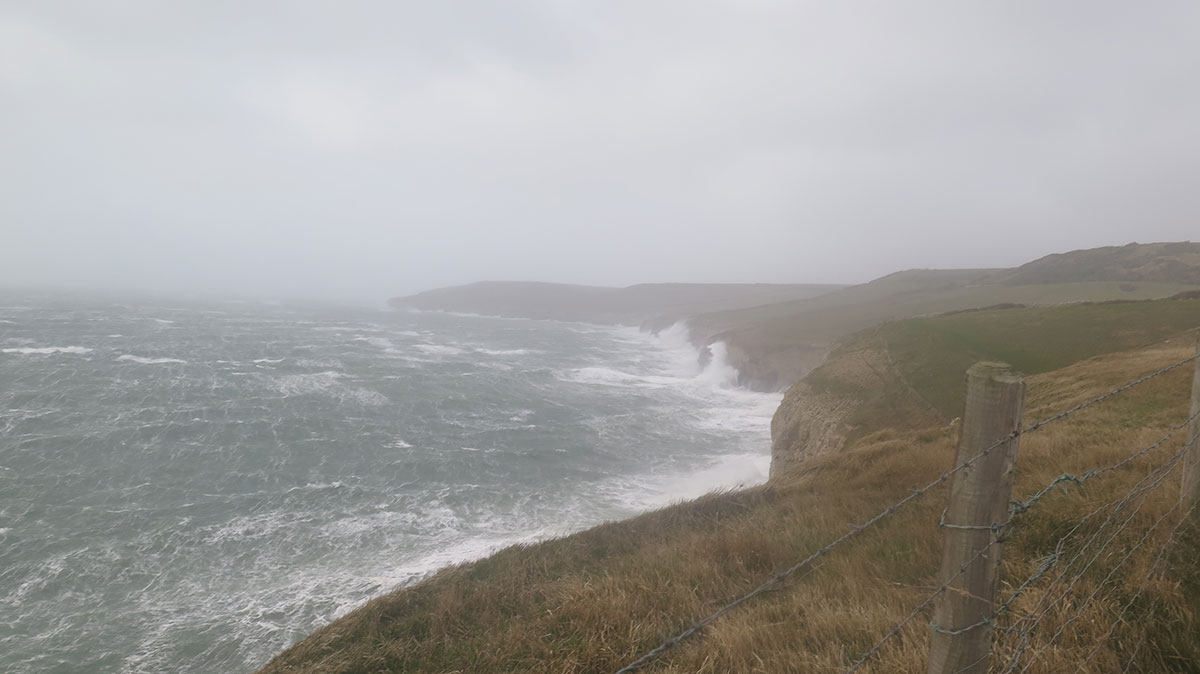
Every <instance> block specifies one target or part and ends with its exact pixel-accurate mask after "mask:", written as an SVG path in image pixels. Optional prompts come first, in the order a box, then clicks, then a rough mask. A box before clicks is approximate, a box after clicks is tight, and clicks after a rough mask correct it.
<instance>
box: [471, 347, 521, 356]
mask: <svg viewBox="0 0 1200 674" xmlns="http://www.w3.org/2000/svg"><path fill="white" fill-rule="evenodd" d="M475 353H482V354H485V355H488V356H528V355H529V354H531V353H533V351H530V350H529V349H482V348H480V349H475Z"/></svg>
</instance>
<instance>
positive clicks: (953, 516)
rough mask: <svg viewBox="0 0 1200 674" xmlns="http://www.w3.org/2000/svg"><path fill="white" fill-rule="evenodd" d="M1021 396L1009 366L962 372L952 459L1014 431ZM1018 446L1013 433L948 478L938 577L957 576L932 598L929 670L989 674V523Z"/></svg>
mask: <svg viewBox="0 0 1200 674" xmlns="http://www.w3.org/2000/svg"><path fill="white" fill-rule="evenodd" d="M1024 398H1025V382H1024V380H1023V379H1022V378H1021V377H1020V376H1019V375H1017V374H1016V373H1015V372H1014V371H1013V369H1012V368H1011V367H1009V366H1008V365H1004V364H1002V363H976V364H975V365H973V366H972V367H971V369H969V370H967V403H966V410H965V411H964V413H963V423H962V431H961V435H960V436H959V441H958V458H957V460H956V463H955V465H959V464H961V463H964V462H966V461H968V460H970V459H971V458H972V457H975V456H977V455H979V454H980V453H981V452H983V451H985V450H987V449H988V448H989V447H992V446H993V445H995V444H996V443H997V442H998V441H1001V440H1003V439H1004V438H1005V437H1009V436H1012V434H1013V432H1014V431H1016V430H1019V429H1020V427H1021V407H1022V404H1023V402H1024ZM1017 446H1018V438H1017V437H1011V439H1010V440H1008V441H1007V442H1003V443H1002V444H1000V445H999V446H997V447H994V448H993V449H992V450H991V451H990V452H988V453H987V455H986V456H983V457H982V458H980V459H978V460H976V461H975V462H974V463H973V464H972V465H971V466H970V467H969V468H966V469H964V470H961V471H959V472H958V473H956V474H955V475H954V478H953V481H952V482H951V484H950V504H949V507H948V508H947V509H946V513H945V516H944V525H945V534H944V548H943V550H942V569H941V575H940V576H939V582H940V583H946V582H947V581H948V580H949V579H950V578H951V577H953V576H955V575H956V574H958V576H957V578H955V579H954V580H950V581H949V583H948V585H947V587H946V589H945V590H944V591H943V592H942V593H941V594H940V595H939V596H938V597H937V600H936V602H935V604H934V609H933V622H934V631H933V636H932V639H931V641H930V649H929V674H950V673H951V672H955V673H956V674H987V671H988V664H989V662H988V661H989V654H990V652H991V648H992V628H991V625H990V623H987V622H986V619H987V618H988V617H989V616H991V615H992V611H993V610H994V609H993V605H994V603H995V602H994V600H995V596H996V583H997V581H998V579H999V574H1000V548H1001V545H1000V543H997V542H995V536H996V534H995V532H994V531H993V529H992V527H993V526H994V525H996V524H999V523H1002V522H1004V521H1006V520H1007V519H1008V506H1009V497H1010V495H1011V493H1012V483H1013V470H1014V468H1015V466H1016V461H1017ZM985 549H987V550H986V552H983V554H982V555H980V556H978V557H976V556H977V555H979V554H980V552H981V551H983V550H985ZM972 559H974V561H972ZM964 566H965V567H966V570H965V571H962V573H959V572H960V570H962V569H963V567H964Z"/></svg>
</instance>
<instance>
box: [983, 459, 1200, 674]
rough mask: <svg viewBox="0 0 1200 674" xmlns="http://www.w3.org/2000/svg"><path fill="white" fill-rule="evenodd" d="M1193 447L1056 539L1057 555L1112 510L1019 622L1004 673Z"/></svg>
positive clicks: (1015, 664)
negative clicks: (1111, 528)
mask: <svg viewBox="0 0 1200 674" xmlns="http://www.w3.org/2000/svg"><path fill="white" fill-rule="evenodd" d="M1192 444H1193V443H1192V441H1189V442H1188V443H1186V444H1185V445H1184V446H1183V448H1182V449H1180V450H1179V451H1178V452H1177V453H1175V454H1174V455H1173V456H1171V457H1170V458H1169V459H1168V460H1167V461H1165V462H1164V463H1163V464H1161V465H1159V466H1157V467H1156V468H1155V469H1154V470H1153V471H1151V472H1150V473H1149V474H1148V475H1146V476H1145V477H1143V478H1142V479H1141V480H1139V481H1138V482H1137V483H1136V484H1135V485H1134V487H1133V488H1132V489H1130V490H1129V491H1128V492H1126V493H1125V494H1124V495H1122V496H1121V497H1120V498H1118V499H1114V500H1113V501H1109V502H1108V503H1105V504H1103V505H1101V506H1099V507H1098V508H1096V509H1094V510H1092V511H1091V512H1089V513H1087V514H1086V515H1085V516H1084V517H1083V518H1081V519H1080V521H1079V522H1078V523H1077V524H1076V525H1075V526H1073V527H1072V528H1071V529H1070V530H1069V531H1068V532H1067V533H1066V534H1064V535H1063V536H1062V537H1061V538H1059V540H1058V543H1057V544H1056V552H1060V553H1061V552H1062V550H1063V549H1064V548H1065V545H1066V543H1067V541H1068V540H1069V539H1070V538H1071V536H1073V535H1074V534H1075V532H1077V531H1078V530H1079V529H1080V528H1082V527H1083V525H1084V524H1085V523H1086V522H1087V521H1089V520H1090V519H1091V518H1093V517H1095V516H1097V515H1098V514H1100V513H1101V512H1104V511H1105V510H1108V509H1109V508H1111V511H1110V512H1109V514H1108V516H1107V517H1106V518H1105V519H1104V521H1103V522H1101V524H1100V525H1099V526H1098V527H1097V528H1096V530H1095V531H1093V532H1092V534H1091V535H1089V536H1088V537H1087V538H1086V539H1084V540H1083V541H1082V542H1081V544H1080V546H1079V548H1078V549H1077V550H1076V551H1075V554H1074V555H1073V556H1072V557H1071V558H1070V559H1069V560H1068V561H1067V562H1066V564H1065V565H1063V566H1062V571H1061V572H1060V573H1059V574H1058V576H1056V577H1055V578H1054V579H1053V580H1052V581H1051V582H1050V586H1049V587H1047V589H1046V592H1045V594H1043V595H1042V598H1041V599H1040V600H1039V601H1038V603H1037V605H1036V606H1035V607H1034V610H1033V612H1032V613H1031V614H1029V616H1026V617H1024V618H1022V619H1021V622H1025V623H1026V625H1025V626H1024V627H1023V628H1022V629H1020V630H1019V640H1018V645H1017V648H1016V650H1015V651H1014V653H1013V656H1012V658H1011V659H1010V660H1009V662H1008V664H1007V665H1006V667H1005V669H1004V670H1003V671H1004V672H1013V671H1016V668H1017V667H1019V666H1020V661H1021V658H1022V656H1023V655H1024V654H1025V651H1026V649H1027V647H1028V644H1029V636H1030V634H1031V633H1032V632H1033V630H1034V629H1035V628H1036V627H1037V626H1038V625H1039V624H1040V623H1041V621H1042V620H1043V619H1045V617H1046V616H1047V615H1048V614H1049V612H1050V610H1052V609H1053V608H1054V607H1055V606H1056V605H1058V603H1059V602H1061V601H1062V600H1063V599H1064V598H1066V596H1067V595H1068V594H1069V593H1070V591H1071V590H1072V589H1073V588H1074V587H1075V585H1076V584H1078V582H1079V580H1080V579H1081V578H1082V577H1083V574H1084V573H1086V572H1087V570H1088V569H1089V568H1091V566H1092V565H1093V564H1094V563H1095V562H1096V560H1097V559H1099V557H1100V555H1101V554H1102V553H1103V552H1104V550H1105V549H1106V548H1107V547H1108V545H1109V544H1111V543H1112V541H1113V540H1115V538H1116V537H1117V536H1118V535H1120V533H1121V532H1122V531H1124V530H1125V528H1126V527H1128V525H1129V523H1130V522H1131V521H1132V520H1133V518H1134V517H1135V516H1136V515H1137V513H1138V512H1140V511H1141V508H1142V506H1144V505H1145V502H1146V497H1148V495H1149V494H1150V492H1152V491H1154V490H1155V489H1157V488H1158V487H1160V486H1161V485H1162V484H1163V483H1164V482H1165V481H1166V479H1167V477H1168V476H1170V474H1171V473H1172V472H1174V469H1175V468H1176V467H1177V466H1178V465H1179V463H1180V462H1181V461H1182V459H1183V456H1184V455H1185V454H1186V452H1187V451H1188V449H1189V448H1190V447H1191V445H1192ZM1139 497H1140V498H1141V500H1140V501H1138V502H1137V505H1136V507H1134V508H1133V510H1132V511H1131V512H1130V513H1129V515H1128V516H1127V517H1126V518H1125V519H1124V521H1122V522H1120V523H1119V524H1118V525H1117V527H1116V530H1115V531H1113V532H1112V533H1111V534H1110V535H1108V539H1107V540H1106V541H1105V542H1104V543H1103V544H1101V545H1100V546H1099V547H1098V548H1096V550H1095V552H1094V553H1093V554H1092V556H1091V558H1090V559H1088V560H1086V564H1084V566H1083V568H1081V569H1080V570H1079V571H1078V572H1077V573H1075V574H1074V576H1073V577H1072V578H1071V580H1070V582H1069V583H1068V584H1067V585H1066V586H1065V588H1064V589H1063V590H1062V592H1061V593H1060V594H1058V595H1057V598H1054V599H1053V600H1052V601H1051V598H1052V597H1054V593H1053V591H1052V588H1054V587H1055V586H1057V585H1058V584H1059V583H1061V582H1063V581H1064V579H1065V578H1066V577H1067V575H1068V573H1070V572H1069V571H1068V569H1071V568H1072V566H1073V565H1074V564H1075V563H1076V562H1077V561H1078V560H1080V559H1082V558H1083V556H1084V554H1085V553H1086V552H1087V551H1088V550H1089V548H1091V546H1092V545H1093V544H1094V543H1096V542H1097V541H1098V540H1099V539H1100V538H1101V537H1102V536H1104V535H1105V534H1106V532H1107V531H1108V527H1109V525H1110V524H1112V523H1113V521H1114V520H1115V519H1116V517H1117V514H1118V513H1120V512H1121V511H1122V509H1123V508H1124V507H1125V506H1126V505H1128V504H1130V503H1132V502H1134V501H1135V500H1136V499H1138V498H1139ZM1031 616H1036V617H1032V618H1031ZM1022 671H1024V670H1022Z"/></svg>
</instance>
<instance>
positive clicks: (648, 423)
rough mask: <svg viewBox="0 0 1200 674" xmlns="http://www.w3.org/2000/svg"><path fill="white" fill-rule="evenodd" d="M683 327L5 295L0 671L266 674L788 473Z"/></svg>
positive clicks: (773, 402)
mask: <svg viewBox="0 0 1200 674" xmlns="http://www.w3.org/2000/svg"><path fill="white" fill-rule="evenodd" d="M715 347H716V348H714V349H713V354H714V357H713V358H712V359H711V361H709V362H707V364H705V365H701V360H700V358H699V354H698V353H697V351H696V349H695V348H694V347H693V346H692V345H691V343H690V342H689V339H688V334H687V327H686V325H684V324H677V325H675V326H673V327H671V328H670V329H668V330H665V331H663V332H661V333H659V334H657V335H652V334H648V333H645V332H640V331H639V330H638V329H637V328H634V327H614V326H602V325H590V324H584V323H567V322H554V321H536V320H524V319H511V318H494V317H484V316H473V315H456V314H449V313H437V312H424V313H422V312H408V311H398V310H391V309H388V308H386V307H383V306H379V307H374V306H338V305H330V304H306V303H295V302H260V301H254V302H247V301H234V300H220V301H217V300H211V301H198V300H194V299H193V300H166V299H162V298H132V297H112V296H97V295H79V294H65V293H47V292H32V291H0V671H2V672H12V673H23V672H38V673H41V672H98V673H103V672H128V673H134V672H204V673H211V672H250V671H253V670H255V669H256V668H258V667H260V666H262V665H264V664H266V663H267V662H268V661H269V660H270V659H271V657H272V656H274V655H275V654H277V653H278V652H280V651H282V650H283V649H285V648H286V647H288V646H289V645H291V644H292V643H295V642H296V641H297V640H299V639H301V638H302V637H304V636H305V635H306V634H308V633H309V632H311V631H312V630H314V629H316V628H318V627H320V626H322V625H323V624H325V623H327V622H329V621H331V620H333V619H335V618H337V617H339V616H342V615H344V614H346V613H347V612H349V611H351V610H353V609H354V608H355V607H357V606H360V605H362V604H363V603H364V602H365V601H367V600H368V599H370V598H372V597H375V596H377V595H380V594H382V593H385V592H388V591H390V590H392V589H395V588H399V587H402V586H405V585H408V584H411V583H415V582H417V581H419V580H421V579H422V578H425V577H427V576H429V575H431V574H433V573H435V572H436V571H437V570H438V569H441V568H443V567H446V566H447V565H452V564H456V563H460V562H464V561H468V560H472V559H477V558H480V557H482V556H485V555H487V554H489V553H490V552H492V551H495V550H498V549H500V548H503V547H505V546H510V545H513V544H517V543H529V542H533V541H537V540H541V539H545V538H548V537H553V536H559V535H564V534H568V533H571V532H574V531H579V530H581V529H585V528H587V527H590V526H593V525H596V524H599V523H602V522H605V521H609V520H619V519H623V518H628V517H631V516H634V515H636V514H638V513H641V512H644V511H647V510H650V509H654V508H659V507H662V506H665V505H668V504H670V503H672V502H677V501H680V500H684V499H689V498H692V497H696V496H699V495H702V494H704V493H707V492H709V491H713V490H717V489H727V488H734V487H738V486H742V485H752V484H757V483H761V482H763V481H765V479H766V477H767V470H768V466H769V460H770V458H769V454H770V441H769V423H770V418H771V415H772V413H773V412H774V410H775V408H776V407H777V406H778V404H779V396H778V395H777V394H768V393H759V392H753V391H749V390H744V389H741V388H738V387H737V386H736V383H735V382H736V381H737V373H736V371H735V370H734V369H733V368H731V367H730V366H729V365H728V364H727V363H726V362H725V360H724V353H723V350H722V349H721V345H719V344H718V345H715Z"/></svg>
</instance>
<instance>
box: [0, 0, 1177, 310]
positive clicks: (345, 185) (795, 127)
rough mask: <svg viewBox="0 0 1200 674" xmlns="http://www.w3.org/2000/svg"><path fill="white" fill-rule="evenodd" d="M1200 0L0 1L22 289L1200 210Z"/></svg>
mask: <svg viewBox="0 0 1200 674" xmlns="http://www.w3.org/2000/svg"><path fill="white" fill-rule="evenodd" d="M1197 35H1200V3H1196V2H1194V1H1191V0H1183V1H1180V2H1155V1H1149V2H1138V3H1133V2H1114V1H1108V0H1097V1H1091V2H1081V1H1074V2H1061V1H1048V2H1047V1H1036V2H1035V1H1024V0H1003V1H990V0H983V1H980V2H961V1H960V0H944V1H938V2H934V1H928V0H914V1H911V2H903V3H901V2H894V1H891V0H886V1H885V0H876V1H871V0H864V1H861V2H828V1H826V2H804V1H802V0H788V1H782V0H781V1H773V0H711V1H709V0H679V1H670V2H668V1H660V0H636V1H624V0H591V1H589V2H584V1H580V0H541V1H539V0H505V1H504V2H466V1H454V0H446V1H444V2H442V1H439V2H428V1H422V2H403V1H390V2H383V1H378V2H365V1H354V0H339V1H338V2H332V1H328V2H316V1H312V0H286V1H284V0H280V1H275V2H272V1H269V0H262V1H258V2H225V1H220V0H199V1H193V0H179V1H176V2H169V3H167V2H161V1H159V0H107V1H106V2H96V1H94V0H88V1H71V0H48V1H46V2H32V1H29V2H14V1H12V0H0V287H9V286H20V287H27V286H36V287H66V288H89V289H95V288H104V289H137V290H151V291H158V292H186V293H191V294H197V293H199V294H203V293H217V294H243V295H247V296H287V297H300V296H312V297H321V298H338V297H345V298H351V297H353V298H356V299H369V298H379V299H382V298H386V297H388V296H391V295H398V294H405V293H411V292H416V291H420V290H425V289H428V288H432V287H437V286H443V285H452V284H460V283H468V282H473V281H479V280H542V281H556V282H568V283H588V284H600V285H627V284H632V283H640V282H665V281H696V282H699V281H705V282H802V283H807V282H829V283H854V282H862V281H866V280H869V279H871V278H875V277H878V276H882V275H884V274H887V273H890V272H893V271H897V270H900V269H906V268H959V267H1002V266H1013V265H1017V264H1021V263H1023V262H1026V261H1029V260H1031V259H1034V258H1036V257H1040V256H1042V255H1045V254H1048V253H1052V252H1061V251H1066V250H1073V249H1078V248H1089V247H1095V246H1102V245H1120V244H1124V243H1128V242H1132V241H1139V242H1148V241H1178V240H1188V239H1192V240H1194V239H1197V238H1200V237H1198V236H1197V235H1198V234H1200V219H1198V218H1197V214H1198V213H1200V182H1198V180H1197V179H1198V178H1200V124H1198V123H1197V121H1196V120H1200V86H1197V82H1200V40H1198V39H1197V38H1196V36H1197Z"/></svg>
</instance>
